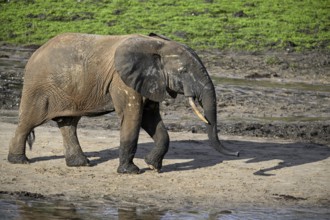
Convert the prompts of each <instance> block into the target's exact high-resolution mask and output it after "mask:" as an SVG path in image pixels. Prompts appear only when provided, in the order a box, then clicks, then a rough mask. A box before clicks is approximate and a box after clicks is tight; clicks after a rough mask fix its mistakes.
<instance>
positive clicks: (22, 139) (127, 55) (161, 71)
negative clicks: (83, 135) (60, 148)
mask: <svg viewBox="0 0 330 220" xmlns="http://www.w3.org/2000/svg"><path fill="white" fill-rule="evenodd" d="M167 93H168V94H170V95H171V96H172V97H173V98H175V97H176V95H177V94H184V95H185V96H186V97H192V98H194V99H196V100H197V101H198V102H199V103H200V105H201V106H202V107H203V110H204V114H205V118H206V119H207V120H208V122H209V123H208V124H207V133H208V137H209V140H210V145H211V146H212V147H214V148H215V149H216V150H217V151H219V152H221V153H223V154H226V155H233V156H238V153H237V152H232V151H230V150H228V149H226V148H224V147H223V145H222V144H221V143H220V141H219V139H218V135H217V127H216V125H217V117H216V96H215V90H214V86H213V83H212V81H211V79H210V77H209V75H208V73H207V71H206V69H205V67H204V65H203V64H202V62H201V61H200V59H199V58H198V56H197V55H196V54H195V52H194V51H193V50H192V49H190V48H188V47H187V46H185V45H182V44H179V43H177V42H174V41H171V40H169V39H167V38H166V37H163V36H159V35H156V34H150V36H143V35H124V36H99V35H87V34H63V35H59V36H57V37H54V38H53V39H51V40H50V41H48V42H47V43H46V44H44V45H43V46H42V47H40V48H39V49H38V50H37V51H36V52H35V53H34V54H33V55H32V57H31V58H30V60H29V61H28V63H27V65H26V68H25V76H24V86H23V92H22V99H21V104H20V110H19V123H18V126H17V129H16V132H15V135H14V137H13V138H12V140H11V143H10V147H9V154H8V161H9V162H11V163H28V158H27V157H26V155H25V149H26V141H28V142H29V141H31V138H30V137H31V136H34V132H33V129H34V128H35V127H37V126H39V125H41V124H43V123H44V122H46V121H48V120H54V121H56V122H57V123H58V126H59V128H60V130H61V133H62V135H63V142H64V148H65V159H66V164H67V165H68V166H84V165H88V164H89V160H88V159H87V157H86V156H85V155H84V153H83V151H82V149H81V147H80V144H79V141H78V137H77V132H76V129H77V124H78V122H79V119H80V117H82V116H96V115H102V114H106V113H109V112H112V111H116V112H117V114H118V116H119V118H120V120H121V130H120V147H119V158H120V164H119V167H118V170H117V171H118V172H119V173H138V172H139V168H138V167H137V166H136V165H135V164H134V163H133V158H134V155H135V152H136V148H137V142H138V135H139V130H140V127H142V128H143V129H144V130H145V131H146V132H147V133H148V134H149V135H150V136H151V137H152V138H153V140H154V142H155V147H154V148H153V149H152V150H151V151H150V153H149V154H148V155H147V156H146V157H145V161H146V163H147V164H148V165H149V166H150V167H151V168H153V169H155V170H157V171H159V170H160V169H161V167H162V160H163V158H164V155H165V154H166V152H167V150H168V146H169V136H168V133H167V131H166V129H165V126H164V124H163V121H162V119H161V116H160V113H159V102H161V101H162V100H164V98H165V96H166V94H167ZM31 134H33V135H31Z"/></svg>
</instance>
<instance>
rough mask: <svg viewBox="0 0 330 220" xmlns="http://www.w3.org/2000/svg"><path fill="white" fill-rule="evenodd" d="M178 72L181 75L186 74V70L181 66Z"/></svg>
mask: <svg viewBox="0 0 330 220" xmlns="http://www.w3.org/2000/svg"><path fill="white" fill-rule="evenodd" d="M178 72H179V73H184V72H186V68H185V67H183V66H181V67H179V68H178Z"/></svg>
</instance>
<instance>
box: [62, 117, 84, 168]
mask: <svg viewBox="0 0 330 220" xmlns="http://www.w3.org/2000/svg"><path fill="white" fill-rule="evenodd" d="M79 120H80V117H62V118H57V119H56V121H57V124H58V127H59V128H60V130H61V133H62V136H63V144H64V155H65V161H66V165H67V166H88V165H89V160H88V159H87V157H86V156H85V155H84V153H83V151H82V149H81V147H80V144H79V140H78V136H77V125H78V122H79Z"/></svg>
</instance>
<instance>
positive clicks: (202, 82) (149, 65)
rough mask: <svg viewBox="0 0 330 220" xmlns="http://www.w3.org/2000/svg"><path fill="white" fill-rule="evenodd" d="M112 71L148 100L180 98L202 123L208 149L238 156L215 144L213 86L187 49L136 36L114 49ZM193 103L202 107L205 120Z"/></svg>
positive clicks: (158, 38)
mask: <svg viewBox="0 0 330 220" xmlns="http://www.w3.org/2000/svg"><path fill="white" fill-rule="evenodd" d="M115 67H116V70H117V71H118V73H119V74H120V76H121V78H122V80H123V81H124V82H125V83H126V84H127V85H128V86H130V87H132V88H133V89H135V90H136V91H137V92H139V93H140V94H142V95H143V96H145V97H147V98H149V99H150V100H153V101H156V102H160V101H162V100H164V99H165V96H166V94H167V93H168V94H169V95H171V96H172V97H176V95H177V94H184V96H185V97H187V98H188V99H189V103H190V104H191V105H192V107H193V109H194V111H195V113H196V114H197V115H198V116H199V117H200V118H201V119H202V120H203V121H205V122H206V124H207V125H206V126H207V133H208V137H209V140H210V144H211V146H213V147H214V148H215V149H216V150H217V151H219V152H221V153H223V154H226V155H233V156H238V155H239V153H238V152H232V151H230V150H228V149H226V148H225V147H224V146H223V145H222V144H221V143H220V141H219V138H218V134H217V115H216V114H217V110H216V106H217V105H216V94H215V89H214V85H213V83H212V81H211V78H210V76H209V74H208V72H207V70H206V68H205V66H204V65H203V63H202V62H201V60H200V59H199V57H198V56H197V54H196V53H195V52H194V51H193V50H192V49H191V48H189V47H187V46H185V45H182V44H180V43H177V42H175V41H171V40H169V39H167V38H166V37H163V36H160V35H156V34H150V35H149V37H147V36H140V35H136V36H135V37H132V38H129V39H127V40H125V41H124V42H123V43H122V44H121V45H120V46H119V47H118V48H117V50H116V53H115ZM194 100H197V101H198V102H199V103H200V105H201V106H202V107H203V110H204V115H205V117H204V116H203V115H202V114H201V113H200V112H199V111H198V110H197V108H196V106H195V104H194Z"/></svg>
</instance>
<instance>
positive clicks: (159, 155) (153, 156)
mask: <svg viewBox="0 0 330 220" xmlns="http://www.w3.org/2000/svg"><path fill="white" fill-rule="evenodd" d="M142 128H143V129H144V130H145V131H146V132H147V133H148V134H149V135H150V136H151V137H152V138H153V140H154V141H155V145H156V146H155V147H154V148H153V149H152V150H151V151H150V153H149V154H148V155H147V156H146V157H145V162H146V163H147V164H148V165H149V167H150V168H151V169H153V170H156V171H157V172H159V171H160V169H161V168H162V165H163V164H162V163H163V158H164V156H165V154H166V153H167V151H168V147H169V143H170V139H169V135H168V132H167V129H166V128H165V125H164V123H163V120H162V118H161V116H160V113H159V103H158V102H152V101H148V102H147V103H146V104H145V107H144V111H143V118H142Z"/></svg>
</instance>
